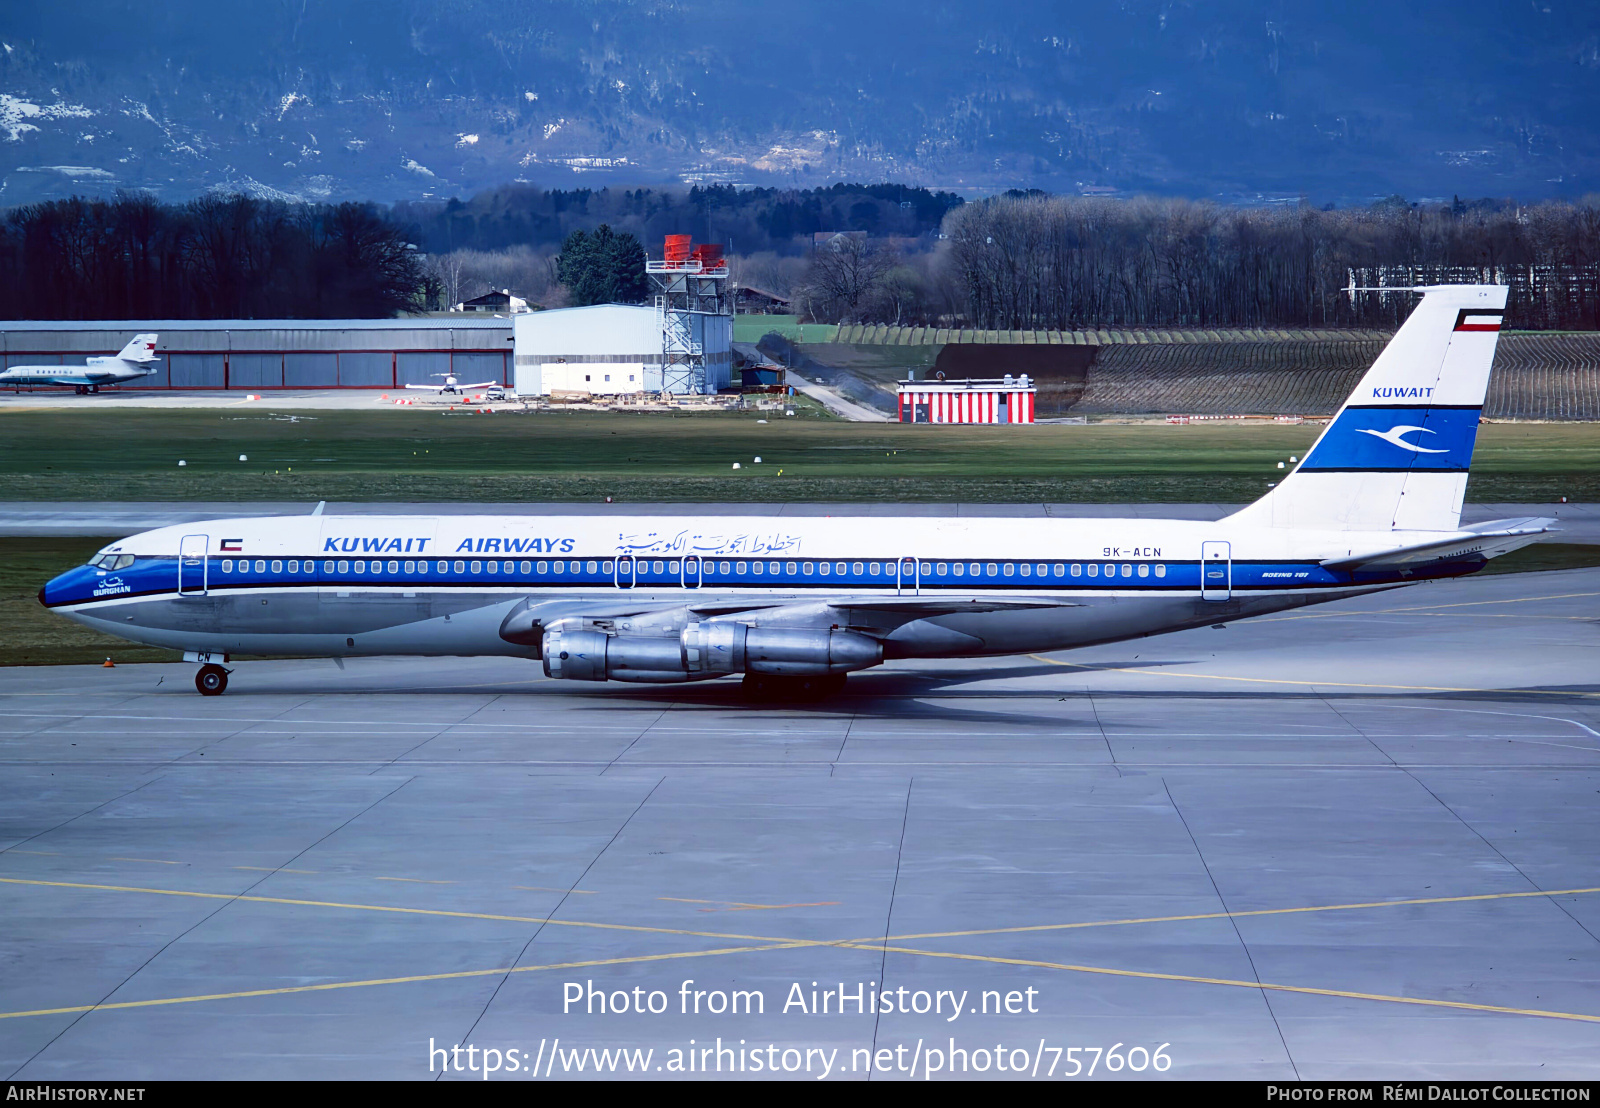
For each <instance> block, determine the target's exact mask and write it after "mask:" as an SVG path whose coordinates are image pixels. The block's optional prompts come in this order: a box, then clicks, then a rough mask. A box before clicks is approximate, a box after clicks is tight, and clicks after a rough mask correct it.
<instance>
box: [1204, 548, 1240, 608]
mask: <svg viewBox="0 0 1600 1108" xmlns="http://www.w3.org/2000/svg"><path fill="white" fill-rule="evenodd" d="M1232 595H1233V555H1232V548H1231V547H1230V545H1229V544H1228V543H1225V542H1220V541H1212V542H1203V543H1201V544H1200V599H1201V600H1227V599H1228V598H1229V597H1230V596H1232Z"/></svg>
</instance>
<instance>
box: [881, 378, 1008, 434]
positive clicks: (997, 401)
mask: <svg viewBox="0 0 1600 1108" xmlns="http://www.w3.org/2000/svg"><path fill="white" fill-rule="evenodd" d="M1038 392H1039V390H1038V389H1037V388H1035V387H1034V386H1033V385H1032V384H1030V383H1029V381H1028V375H1027V374H1026V373H1024V374H1023V375H1022V376H1021V377H1015V378H1013V377H1009V376H1008V377H1003V378H996V379H993V380H966V381H901V382H900V422H901V423H1032V422H1033V405H1034V398H1035V397H1036V396H1037V395H1038Z"/></svg>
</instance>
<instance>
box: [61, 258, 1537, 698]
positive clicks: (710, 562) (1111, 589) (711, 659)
mask: <svg viewBox="0 0 1600 1108" xmlns="http://www.w3.org/2000/svg"><path fill="white" fill-rule="evenodd" d="M1414 291H1416V292H1419V293H1421V294H1422V299H1421V302H1420V303H1419V304H1418V306H1417V307H1416V309H1415V310H1414V311H1413V312H1412V314H1411V316H1410V318H1409V319H1407V321H1406V323H1405V325H1404V326H1403V327H1401V329H1400V330H1399V332H1397V333H1396V334H1395V336H1394V338H1393V339H1392V340H1391V341H1390V343H1389V344H1388V346H1387V347H1385V348H1384V350H1383V352H1382V353H1381V354H1380V355H1379V357H1378V359H1377V361H1376V362H1374V363H1373V366H1372V368H1371V369H1370V370H1368V372H1367V374H1366V375H1365V376H1364V377H1363V378H1362V380H1361V383H1360V385H1359V386H1358V387H1357V389H1356V391H1355V392H1354V393H1353V394H1352V395H1351V396H1350V398H1349V399H1348V400H1347V401H1346V402H1345V404H1344V406H1343V407H1342V408H1340V410H1339V412H1338V414H1337V415H1336V416H1335V417H1334V419H1333V420H1332V422H1331V423H1329V425H1328V426H1327V428H1326V429H1325V430H1324V431H1323V433H1322V435H1321V436H1320V437H1319V438H1318V439H1317V441H1316V444H1315V445H1314V446H1313V447H1312V448H1311V451H1310V453H1308V454H1307V455H1306V456H1305V457H1304V459H1303V460H1302V461H1301V462H1300V463H1299V465H1298V467H1297V468H1296V469H1295V470H1294V471H1293V472H1291V473H1290V474H1289V475H1288V476H1287V477H1286V478H1285V479H1284V480H1283V481H1282V482H1281V483H1280V484H1278V485H1277V487H1275V488H1273V489H1271V490H1270V491H1269V492H1268V493H1267V495H1265V496H1264V497H1262V498H1261V499H1260V500H1258V501H1256V502H1255V503H1254V504H1251V505H1250V506H1248V507H1246V508H1245V509H1243V510H1242V511H1240V512H1237V513H1236V514H1234V515H1231V516H1229V517H1227V518H1225V519H1222V520H1219V521H1216V522H1209V523H1208V522H1195V521H1190V520H1160V519H981V520H974V519H953V518H952V519H937V518H934V519H930V518H900V519H892V518H891V519H885V518H860V519H849V518H825V519H783V518H771V517H745V518H740V517H725V516H717V517H705V518H699V519H686V518H677V517H667V516H650V515H639V516H626V517H610V516H537V517H530V516H453V517H437V518H436V517H432V516H335V515H322V514H312V515H309V516H300V517H290V518H284V517H271V518H264V519H219V520H213V521H211V522H209V523H204V524H188V525H183V526H178V527H164V528H160V529H158V530H154V531H147V532H145V533H143V534H139V535H134V536H132V537H131V538H127V539H123V540H122V541H120V542H116V543H112V544H111V545H110V546H108V547H106V548H105V549H104V550H102V551H100V552H99V553H98V554H97V555H96V556H95V557H94V558H93V560H91V561H90V562H89V564H88V565H85V566H80V567H78V568H76V569H73V570H71V571H69V572H67V573H64V574H62V575H61V576H59V577H57V578H55V579H54V580H53V581H51V582H50V583H49V584H47V585H46V586H45V587H44V588H43V589H41V590H40V593H39V599H40V601H41V602H42V603H44V604H45V605H46V606H47V607H49V608H51V609H52V610H54V611H56V612H59V613H60V614H62V615H64V616H66V617H68V618H69V619H73V620H76V621H78V622H79V623H82V624H85V625H87V626H89V627H94V628H96V629H98V630H102V631H107V632H110V633H111V634H113V635H119V636H121V637H123V638H126V639H132V640H134V641H137V642H142V643H150V644H153V645H157V646H163V647H169V648H172V649H175V650H182V651H184V653H185V657H186V658H187V659H188V660H190V661H192V662H196V663H199V664H200V669H199V671H198V673H197V675H196V679H195V683H196V686H197V687H198V688H199V690H200V691H201V692H202V693H205V694H207V695H215V694H217V693H220V692H222V691H223V690H224V689H225V688H226V687H227V683H228V674H229V672H230V671H229V670H228V669H227V668H226V663H227V662H228V660H229V656H230V655H233V654H278V655H284V654H288V655H310V656H320V657H333V658H335V659H342V658H345V657H350V656H356V655H377V654H410V655H504V656H512V657H522V658H528V659H532V660H539V661H542V663H543V666H544V672H545V673H546V674H547V675H548V676H550V677H552V678H560V679H563V680H569V681H607V680H611V681H638V682H675V681H698V680H705V679H711V678H719V677H724V676H733V675H742V676H743V677H744V680H745V683H746V686H747V687H749V688H751V689H752V690H753V691H755V692H757V693H762V694H770V693H782V692H785V691H787V692H798V691H816V692H826V691H830V690H833V689H836V688H837V687H839V686H840V685H842V683H843V681H844V679H845V675H846V674H847V673H850V672H853V671H857V670H863V669H868V668H870V667H872V666H876V665H879V664H880V663H882V662H884V661H885V660H888V659H895V658H962V657H977V656H982V655H1005V654H1018V653H1031V652H1037V651H1047V650H1062V649H1066V648H1070V647H1079V646H1087V645H1090V644H1094V643H1105V642H1115V641H1118V640H1122V639H1131V638H1137V637H1141V636H1147V635H1156V634H1161V633H1164V632H1168V631H1177V630H1182V629H1184V628H1190V627H1199V626H1206V625H1208V624H1218V623H1225V622H1228V621H1231V620H1236V619H1243V618H1247V617H1250V616H1256V615H1261V614H1263V613H1267V612H1277V611H1282V610H1284V609H1287V608H1295V607H1299V606H1301V605H1306V604H1319V603H1323V602H1325V601H1330V600H1338V599H1342V598H1344V597H1349V596H1354V595H1357V594H1360V593H1364V592H1370V591H1373V590H1378V589H1390V588H1395V587H1397V586H1401V585H1409V584H1413V583H1416V582H1420V581H1426V580H1430V579H1437V578H1447V577H1458V576H1462V575H1465V574H1470V573H1473V572H1475V571H1476V570H1478V569H1481V568H1482V567H1483V566H1484V564H1485V563H1486V562H1487V561H1488V560H1489V559H1490V558H1493V557H1495V556H1497V555H1500V554H1504V553H1507V552H1508V551H1511V550H1515V549H1517V548H1518V547H1521V546H1524V545H1526V544H1528V543H1530V542H1533V541H1535V540H1536V539H1537V538H1538V537H1539V536H1540V535H1541V534H1543V533H1544V532H1545V531H1547V530H1548V529H1549V528H1550V525H1551V524H1552V523H1553V522H1554V521H1553V520H1549V519H1512V520H1498V521H1496V522H1493V523H1484V524H1479V525H1476V526H1472V527H1463V526H1461V522H1460V517H1461V502H1462V498H1463V496H1464V495H1465V492H1466V485H1467V470H1468V466H1469V465H1470V464H1471V461H1472V450H1473V444H1474V441H1475V439H1476V437H1477V429H1478V417H1479V413H1480V410H1481V409H1482V407H1483V401H1484V395H1485V393H1486V391H1487V388H1488V382H1489V368H1490V362H1491V361H1492V360H1493V358H1494V349H1495V341H1496V339H1497V337H1498V332H1499V330H1500V323H1501V318H1502V315H1503V313H1504V309H1505V303H1506V289H1505V288H1504V287H1501V286H1487V285H1485V286H1478V285H1442V286H1435V287H1428V288H1421V289H1416V290H1414ZM319 513H320V508H319Z"/></svg>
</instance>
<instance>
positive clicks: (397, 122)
mask: <svg viewBox="0 0 1600 1108" xmlns="http://www.w3.org/2000/svg"><path fill="white" fill-rule="evenodd" d="M1596 119H1600V5H1597V4H1595V3H1594V2H1593V0H1450V2H1447V0H1386V2H1381V3H1380V2H1378V0H1344V2H1342V3H1339V4H1311V3H1296V2H1289V0H1081V2H1076V3H1067V2H1062V0H1055V2H1041V0H1012V2H1010V3H1006V4H994V3H984V2H981V0H924V2H921V3H915V4H913V3H910V2H907V0H878V2H873V0H869V2H866V3H861V2H856V3H849V2H846V0H790V2H789V3H786V4H755V3H749V2H738V0H697V2H696V3H693V4H690V3H686V2H683V0H539V2H531V3H530V2H519V0H494V2H490V0H452V2H450V3H445V2H444V0H392V2H390V3H387V4H382V5H378V4H371V3H364V2H358V0H262V2H258V3H249V4H246V3H239V2H237V0H210V2H205V0H164V2H163V3H161V4H157V5H149V4H146V3H130V2H127V0H80V2H79V3H76V4H72V5H65V6H58V5H51V4H40V3H32V4H27V5H22V4H19V5H17V6H16V7H11V6H9V5H8V6H7V10H6V12H5V13H4V14H3V15H0V206H11V205H15V204H22V203H28V202H33V201H37V200H41V199H49V198H55V197H62V196H66V195H71V194H74V193H79V194H107V193H110V192H113V191H115V190H117V189H126V188H141V189H149V190H153V191H154V192H156V193H157V194H158V195H159V196H161V198H163V199H166V200H181V199H184V198H187V197H189V196H193V195H196V194H199V193H202V192H205V191H208V190H217V189H230V190H236V191H243V192H247V193H252V194H256V195H262V196H282V197H291V198H302V199H316V200H328V199H370V200H378V201H396V200H404V199H428V198H440V197H448V196H464V195H467V194H470V193H474V192H477V191H479V190H482V189H486V188H490V187H493V186H496V185H501V184H506V183H510V182H515V181H528V182H532V183H534V184H538V185H541V186H545V187H561V188H571V187H575V186H598V185H601V184H623V183H627V184H668V183H672V182H733V183H738V184H759V185H768V186H771V185H780V186H781V185H806V186H809V185H816V184H821V183H827V182H831V181H836V180H840V179H847V180H858V181H886V180H893V181H901V182H907V183H911V184H916V185H925V186H927V187H930V188H936V189H949V190H953V191H957V192H961V193H963V194H965V195H968V196H974V195H983V194H985V193H988V192H992V191H997V190H1002V189H1007V188H1014V187H1024V188H1028V187H1034V188H1043V189H1047V190H1052V191H1066V192H1071V191H1080V192H1085V193H1091V194H1093V193H1106V194H1121V195H1128V194H1135V193H1140V192H1153V193H1161V194H1181V195H1190V196H1197V197H1214V198H1219V199H1224V200H1230V201H1242V202H1253V201H1259V200H1263V199H1278V198H1296V197H1300V196H1306V197H1309V198H1310V199H1312V200H1313V201H1315V202H1318V203H1325V202H1334V203H1339V204H1347V203H1357V202H1365V201H1367V200H1370V199H1372V198H1375V197H1381V196H1387V195H1390V194H1394V193H1399V194H1402V195H1406V196H1410V197H1412V198H1423V197H1433V196H1443V197H1446V198H1448V197H1449V196H1450V195H1452V194H1459V195H1462V196H1512V195H1514V196H1517V197H1520V198H1526V199H1536V198H1544V197H1551V196H1572V197H1576V196H1579V195H1582V194H1584V193H1586V192H1589V191H1591V190H1600V129H1597V127H1596V123H1595V121H1596Z"/></svg>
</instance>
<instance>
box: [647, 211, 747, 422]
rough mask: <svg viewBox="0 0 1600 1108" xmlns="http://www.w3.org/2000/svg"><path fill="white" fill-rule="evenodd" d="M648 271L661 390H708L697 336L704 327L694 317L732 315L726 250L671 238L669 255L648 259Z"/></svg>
mask: <svg viewBox="0 0 1600 1108" xmlns="http://www.w3.org/2000/svg"><path fill="white" fill-rule="evenodd" d="M644 268H645V273H646V274H647V275H648V276H649V278H650V283H651V285H652V286H653V287H654V290H655V305H656V321H657V323H658V324H659V326H660V328H661V391H662V392H669V393H696V394H702V393H706V392H709V391H710V385H709V377H708V375H707V373H706V355H705V344H704V343H703V342H702V341H699V340H698V339H697V338H696V335H697V334H698V335H704V333H705V329H704V323H703V321H702V323H701V325H700V326H698V327H697V326H696V321H695V317H696V316H702V317H703V316H729V317H731V316H732V315H733V300H732V298H731V297H730V296H729V294H728V263H727V262H726V261H724V260H723V257H722V247H720V246H711V245H701V246H694V245H692V240H691V239H690V237H689V236H688V235H668V236H667V242H666V257H665V258H663V259H662V260H661V261H651V260H648V259H647V260H646V261H645V264H644Z"/></svg>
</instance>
